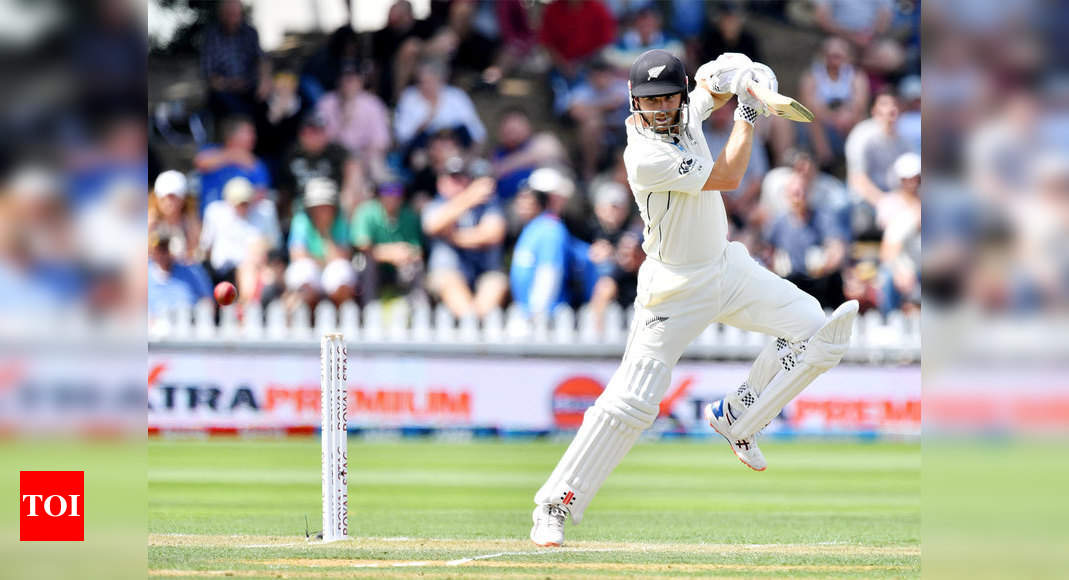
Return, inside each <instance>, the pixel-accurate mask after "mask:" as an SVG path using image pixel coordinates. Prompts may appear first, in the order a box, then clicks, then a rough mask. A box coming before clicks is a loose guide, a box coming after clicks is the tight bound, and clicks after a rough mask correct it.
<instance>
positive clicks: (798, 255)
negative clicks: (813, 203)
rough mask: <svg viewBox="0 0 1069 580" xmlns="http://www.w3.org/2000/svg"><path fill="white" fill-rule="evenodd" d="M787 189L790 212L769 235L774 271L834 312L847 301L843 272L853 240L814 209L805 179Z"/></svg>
mask: <svg viewBox="0 0 1069 580" xmlns="http://www.w3.org/2000/svg"><path fill="white" fill-rule="evenodd" d="M784 188H785V195H786V197H787V200H788V202H789V203H790V212H789V213H787V214H786V215H784V216H781V217H780V218H779V219H778V220H776V222H775V223H773V224H772V227H771V228H770V230H769V232H768V242H769V244H771V246H772V248H773V251H774V256H773V261H772V269H773V271H775V272H776V273H777V274H779V275H780V276H783V277H784V278H786V279H788V280H790V281H791V282H793V283H794V284H796V285H797V286H798V287H799V288H801V289H802V290H803V291H805V292H808V293H809V294H812V295H813V296H814V297H815V298H816V299H817V300H819V301H820V304H821V305H822V306H824V307H825V308H834V307H835V306H836V305H838V304H841V303H842V301H843V279H842V268H843V266H844V265H845V260H846V257H847V256H846V242H847V240H848V239H849V236H848V235H847V234H846V233H845V232H843V231H842V229H841V228H840V227H839V224H838V222H837V221H836V219H835V216H834V215H832V213H831V212H828V211H825V210H824V209H823V208H819V207H815V208H812V207H810V204H809V202H808V200H807V199H806V197H805V194H806V191H805V185H804V183H803V180H802V177H801V176H799V175H792V176H791V177H790V178H788V179H787V181H786V183H784Z"/></svg>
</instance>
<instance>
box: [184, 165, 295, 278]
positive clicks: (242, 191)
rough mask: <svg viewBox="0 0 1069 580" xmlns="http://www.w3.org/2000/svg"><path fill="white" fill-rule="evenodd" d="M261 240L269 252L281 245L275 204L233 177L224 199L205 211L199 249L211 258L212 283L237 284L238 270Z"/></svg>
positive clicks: (225, 188)
mask: <svg viewBox="0 0 1069 580" xmlns="http://www.w3.org/2000/svg"><path fill="white" fill-rule="evenodd" d="M261 239H262V240H265V241H266V243H267V245H268V247H269V248H273V247H278V246H279V245H280V243H281V240H282V233H281V231H280V229H279V224H278V215H277V214H276V213H275V204H274V203H272V202H271V201H269V200H267V199H263V198H262V197H259V196H258V195H257V193H256V190H255V189H253V185H252V183H250V182H249V180H248V179H245V178H244V177H240V176H239V177H234V178H232V179H231V180H230V181H228V182H227V183H226V186H225V187H224V188H223V199H222V200H220V201H214V202H212V203H211V204H209V205H208V208H207V209H206V210H205V211H204V228H203V229H202V230H201V235H200V249H201V251H202V252H204V254H205V255H206V256H207V257H208V260H207V264H208V267H209V272H210V273H211V276H212V281H213V282H216V283H218V282H220V281H222V280H229V281H231V282H235V281H237V280H238V277H239V273H238V272H237V269H238V268H239V267H241V266H242V265H243V264H244V263H245V262H246V261H247V259H248V258H249V257H250V251H249V250H250V248H251V247H253V246H254V244H255V243H257V241H258V240H261ZM239 290H240V288H239Z"/></svg>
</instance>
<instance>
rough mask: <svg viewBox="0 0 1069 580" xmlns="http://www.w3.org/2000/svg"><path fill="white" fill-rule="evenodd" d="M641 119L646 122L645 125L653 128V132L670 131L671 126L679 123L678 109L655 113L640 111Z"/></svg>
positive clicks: (662, 132) (663, 132)
mask: <svg viewBox="0 0 1069 580" xmlns="http://www.w3.org/2000/svg"><path fill="white" fill-rule="evenodd" d="M640 114H641V115H642V120H643V121H644V122H645V123H646V126H647V127H649V128H650V129H652V130H653V132H654V133H659V134H667V133H669V132H670V131H671V128H672V127H673V126H676V125H678V124H679V115H680V114H681V113H680V111H678V110H675V111H672V112H656V113H640Z"/></svg>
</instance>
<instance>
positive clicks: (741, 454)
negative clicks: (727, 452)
mask: <svg viewBox="0 0 1069 580" xmlns="http://www.w3.org/2000/svg"><path fill="white" fill-rule="evenodd" d="M705 420H706V421H709V426H710V427H712V428H713V430H715V431H716V432H717V433H719V434H720V436H721V437H723V438H724V439H727V442H728V443H729V444H730V445H731V450H732V451H734V452H735V457H738V458H739V461H741V462H743V464H744V465H746V467H749V468H750V469H752V470H754V471H764V470H765V468H766V467H768V463H766V462H765V455H764V453H761V448H760V447H758V446H757V440H756V439H755V438H753V437H751V438H750V439H737V440H734V441H733V440H732V439H731V437H729V436H728V433H730V432H731V423H732V418H731V412H730V410H729V409H728V408H727V400H726V397H725V398H724V399H720V400H719V401H717V402H715V403H709V404H708V405H706V406H705Z"/></svg>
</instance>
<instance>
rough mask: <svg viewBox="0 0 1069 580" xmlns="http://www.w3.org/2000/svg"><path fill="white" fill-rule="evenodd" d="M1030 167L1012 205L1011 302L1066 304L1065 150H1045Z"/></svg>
mask: <svg viewBox="0 0 1069 580" xmlns="http://www.w3.org/2000/svg"><path fill="white" fill-rule="evenodd" d="M1029 169H1030V171H1029V173H1030V177H1031V183H1030V187H1029V191H1028V192H1027V194H1026V195H1025V196H1024V198H1023V199H1018V200H1017V201H1016V202H1015V206H1014V208H1013V220H1014V229H1015V231H1016V234H1017V240H1016V243H1015V247H1014V257H1015V260H1016V262H1017V264H1018V266H1017V268H1018V269H1019V273H1017V276H1016V277H1017V278H1018V280H1017V281H1016V283H1015V286H1016V287H1015V288H1014V305H1015V306H1016V307H1017V308H1019V309H1023V308H1031V309H1038V308H1047V309H1054V308H1059V307H1061V308H1064V306H1065V305H1066V304H1069V155H1067V152H1066V151H1065V150H1060V151H1051V150H1047V151H1045V152H1043V153H1040V154H1039V155H1038V156H1037V157H1036V159H1034V160H1033V162H1032V164H1031V167H1030V168H1029Z"/></svg>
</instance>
